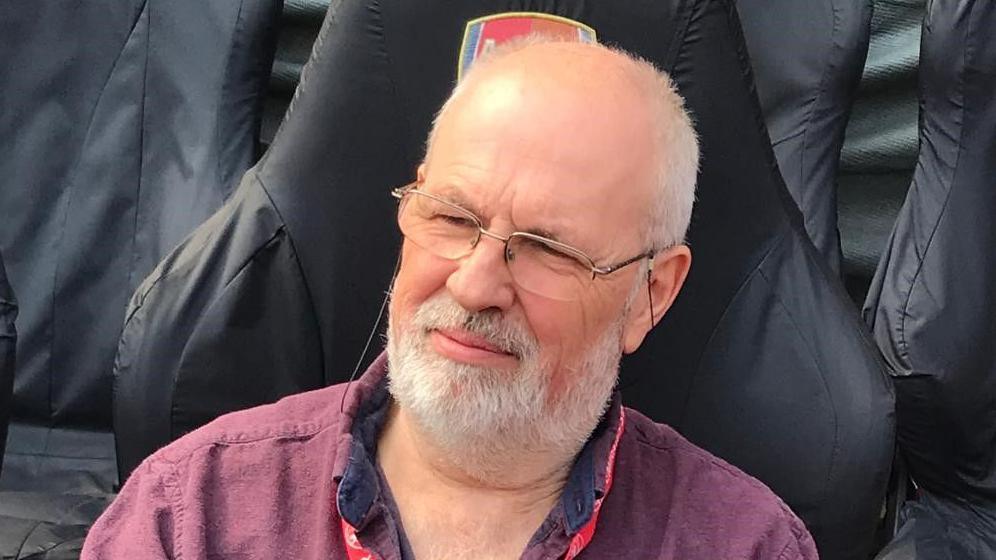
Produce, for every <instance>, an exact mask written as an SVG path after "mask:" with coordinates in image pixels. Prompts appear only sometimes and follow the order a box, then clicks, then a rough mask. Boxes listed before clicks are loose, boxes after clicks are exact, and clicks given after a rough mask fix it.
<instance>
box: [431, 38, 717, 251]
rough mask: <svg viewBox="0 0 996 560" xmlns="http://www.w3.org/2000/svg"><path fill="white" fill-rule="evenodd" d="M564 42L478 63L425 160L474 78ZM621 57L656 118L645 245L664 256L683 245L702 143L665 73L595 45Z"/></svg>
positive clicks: (503, 52) (502, 51) (514, 44)
mask: <svg viewBox="0 0 996 560" xmlns="http://www.w3.org/2000/svg"><path fill="white" fill-rule="evenodd" d="M558 42H563V40H562V39H558V38H556V37H550V36H547V35H541V34H531V35H527V36H524V37H522V38H520V39H516V40H513V41H509V42H507V43H504V44H502V45H500V46H499V47H497V48H495V49H493V50H492V51H490V52H489V53H487V54H485V55H484V56H483V57H482V58H481V59H479V60H477V61H476V62H475V63H474V64H473V65H472V66H471V67H470V68H469V70H468V71H467V72H466V73H465V74H464V75H463V76H462V79H461V80H460V81H459V82H458V83H457V85H456V86H455V87H454V88H453V91H452V92H451V93H450V96H449V98H447V99H446V102H445V103H443V106H442V108H440V110H439V112H438V113H437V114H436V117H435V119H434V120H433V122H432V128H431V129H430V131H429V136H428V139H427V141H426V157H427V158H428V155H429V152H430V151H431V149H432V145H433V143H434V140H435V137H436V133H437V129H438V127H439V123H440V122H441V121H442V120H443V117H444V116H445V115H446V114H447V113H449V112H450V110H451V108H452V106H453V105H454V100H455V99H457V98H459V97H460V96H461V95H462V94H463V92H464V91H465V90H466V89H467V87H468V86H467V84H468V83H471V82H473V81H474V76H475V75H477V74H479V73H481V70H482V68H487V67H489V66H491V65H492V64H494V63H496V62H497V61H500V60H502V59H503V58H505V57H507V56H509V55H512V54H514V53H517V52H519V51H522V50H524V49H527V48H529V47H531V46H533V45H537V44H545V43H558ZM591 47H592V48H597V49H604V50H605V51H607V52H610V53H612V54H613V55H614V56H616V57H618V58H619V59H620V60H621V62H622V64H623V66H624V67H626V69H627V70H628V71H629V72H631V74H632V75H633V77H634V78H635V79H634V83H635V84H636V87H638V88H640V89H641V90H642V91H641V93H643V94H644V97H645V98H646V99H647V100H649V103H650V104H651V107H649V108H648V109H649V112H650V113H651V114H652V115H653V116H654V117H653V118H654V120H655V122H654V131H655V134H656V136H657V141H658V145H659V147H660V150H659V151H658V163H657V167H658V173H657V188H656V189H655V191H654V198H653V201H652V204H651V208H650V216H649V224H648V226H647V227H646V230H645V232H644V237H645V243H646V244H647V245H648V248H651V249H653V250H657V251H659V250H663V249H666V248H668V247H671V246H674V245H679V244H682V243H684V242H685V236H686V234H687V232H688V226H689V223H690V222H691V216H692V206H693V204H694V202H695V183H696V179H697V178H698V170H699V142H698V136H697V135H696V133H695V128H694V126H693V124H692V118H691V116H690V115H689V114H688V111H687V110H686V109H685V101H684V99H682V97H681V96H680V95H679V94H678V91H677V89H676V88H675V85H674V82H673V81H672V80H671V77H670V76H668V75H667V74H666V73H665V72H663V71H661V70H658V69H657V67H656V66H654V65H653V64H652V63H650V62H648V61H647V60H645V59H643V58H640V57H638V56H635V55H633V54H630V53H628V52H626V51H624V50H622V49H618V48H615V47H609V46H605V45H591Z"/></svg>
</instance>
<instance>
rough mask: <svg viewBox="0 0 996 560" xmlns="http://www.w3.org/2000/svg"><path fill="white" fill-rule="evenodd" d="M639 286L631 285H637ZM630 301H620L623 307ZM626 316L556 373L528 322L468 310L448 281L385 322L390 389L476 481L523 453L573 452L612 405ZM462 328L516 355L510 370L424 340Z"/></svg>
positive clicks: (492, 478) (567, 454) (498, 473)
mask: <svg viewBox="0 0 996 560" xmlns="http://www.w3.org/2000/svg"><path fill="white" fill-rule="evenodd" d="M634 292H635V291H634ZM631 301H632V297H631V298H630V301H628V302H627V305H626V309H627V310H628V309H629V303H630V302H631ZM623 317H625V314H623V315H621V316H620V318H619V319H618V320H617V321H615V322H614V323H613V324H612V325H610V327H609V328H608V329H606V331H605V333H604V334H603V335H602V337H601V338H600V339H599V340H598V341H597V342H596V343H595V344H594V345H593V346H592V347H591V348H590V349H589V350H588V351H587V352H586V353H585V354H584V355H583V356H581V357H580V359H579V360H578V361H577V363H576V365H575V367H574V368H572V370H571V371H567V372H561V373H562V378H563V379H562V381H561V382H560V384H559V386H558V387H557V388H556V394H554V388H553V383H552V381H553V377H554V376H553V375H552V373H553V372H551V371H549V369H550V368H549V367H548V366H547V365H546V364H544V363H542V361H541V360H540V358H539V344H538V343H537V341H536V340H535V338H534V337H532V335H531V334H530V333H529V330H528V329H526V328H525V327H524V326H522V325H520V324H517V323H515V322H513V321H511V320H509V319H508V318H507V317H504V316H502V315H501V314H500V313H497V312H485V313H470V312H467V311H466V310H465V309H463V308H462V307H460V305H459V304H457V303H456V302H455V301H454V300H453V299H452V297H451V296H449V295H448V294H447V293H446V292H445V291H443V292H441V293H440V294H439V295H437V296H434V297H433V298H431V299H429V300H427V301H426V302H424V303H423V304H422V305H421V306H420V307H419V308H418V310H416V312H415V314H414V316H413V318H412V321H411V325H410V326H409V327H408V328H407V329H405V330H402V331H398V330H396V328H395V327H396V326H397V325H394V324H393V321H392V324H391V325H390V327H389V329H388V340H387V348H388V380H389V384H388V387H389V390H390V393H391V395H392V396H393V397H394V399H395V400H396V401H397V403H398V404H399V406H401V408H402V409H404V410H405V411H406V413H407V414H408V415H409V416H410V417H411V418H412V420H413V421H414V423H415V424H416V425H417V427H418V429H419V431H420V432H421V433H422V435H424V436H426V437H428V438H429V439H430V441H431V442H432V443H433V444H434V445H436V446H438V447H439V448H440V449H442V450H444V451H446V455H447V456H448V457H450V458H451V462H452V464H453V466H455V467H458V468H460V469H461V470H462V471H463V472H464V473H466V474H467V475H469V476H472V477H474V478H476V479H478V480H481V481H495V480H496V479H500V477H501V475H502V473H503V472H505V471H506V469H507V468H508V465H509V464H515V463H516V461H517V460H518V459H519V458H521V457H522V456H523V454H524V453H537V452H539V453H544V454H553V455H556V456H563V457H565V458H570V457H573V456H574V455H575V454H577V453H578V452H579V451H580V449H581V447H582V446H583V445H584V443H585V442H586V441H587V440H588V438H589V436H590V435H591V433H592V431H594V429H595V427H596V426H597V425H598V421H599V419H600V418H601V417H602V414H603V413H604V412H605V409H606V407H607V406H608V402H609V397H610V396H611V394H612V390H613V388H614V387H615V383H616V380H617V377H618V370H619V359H620V357H621V355H622V349H621V342H620V341H621V337H622V330H623ZM444 328H461V329H466V330H468V331H470V332H472V333H474V334H476V335H478V336H481V337H484V338H485V339H486V340H488V341H489V342H490V343H491V344H493V345H495V346H497V347H498V348H501V349H502V350H504V351H507V352H510V353H512V354H514V355H516V356H517V357H518V358H519V367H518V368H516V369H515V370H514V371H507V370H504V371H503V370H494V369H490V368H484V367H477V366H471V365H467V364H462V363H458V362H454V361H451V360H449V359H446V358H444V357H442V356H440V355H439V354H437V353H436V352H435V351H434V350H433V349H432V348H431V347H430V343H429V338H428V337H429V332H430V331H431V330H432V329H444Z"/></svg>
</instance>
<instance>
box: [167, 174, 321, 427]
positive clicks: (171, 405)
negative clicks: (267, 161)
mask: <svg viewBox="0 0 996 560" xmlns="http://www.w3.org/2000/svg"><path fill="white" fill-rule="evenodd" d="M252 180H254V181H256V184H257V185H258V186H259V188H260V190H261V191H262V192H263V194H264V195H265V196H266V199H267V201H269V203H270V207H271V208H272V209H273V211H274V213H276V214H277V218H278V221H279V222H280V227H278V228H277V229H276V230H275V231H274V232H273V234H272V235H271V236H270V237H269V238H268V239H267V240H266V241H265V242H263V243H262V244H260V246H259V247H257V248H256V250H255V251H253V252H252V254H251V255H249V257H247V258H246V259H245V260H244V261H243V262H242V263H241V264H240V265H239V268H238V269H237V270H236V271H235V272H234V273H233V274H232V276H231V277H230V278H229V279H228V280H226V281H225V283H224V285H223V286H222V289H221V293H224V292H225V291H226V290H227V289H228V287H229V286H231V284H232V282H234V281H236V280H237V279H238V278H239V277H240V276H241V275H242V273H243V272H244V271H245V270H246V268H248V267H249V265H250V264H251V263H252V262H253V261H254V260H255V258H256V255H258V254H259V253H261V252H263V251H266V250H268V249H269V247H270V245H271V244H272V243H273V242H274V240H276V239H277V238H278V237H280V235H281V234H283V235H284V238H285V239H286V240H287V241H288V243H290V249H291V252H292V254H293V256H294V262H295V263H296V264H297V271H298V274H299V275H300V276H301V281H302V284H303V286H304V292H305V294H306V295H307V297H308V304H309V306H310V307H311V308H312V309H314V299H313V298H312V296H311V290H310V289H309V287H308V282H307V279H306V277H305V275H304V270H302V269H301V260H300V258H299V257H298V254H297V250H296V249H295V248H294V241H293V238H292V237H291V235H290V231H289V230H288V229H287V227H286V225H285V224H286V222H285V221H284V218H283V216H282V215H281V214H280V210H279V209H278V208H277V205H276V204H274V202H273V199H272V198H271V197H270V193H269V191H267V189H266V185H265V184H264V183H263V180H262V179H261V178H260V176H259V174H257V173H255V172H253V177H252ZM216 301H217V298H216V299H215V300H214V301H212V302H211V303H210V304H208V305H207V306H206V307H205V313H206V312H207V311H209V310H210V309H211V307H212V306H213V305H214V303H215V302H216ZM314 323H315V325H316V330H317V331H318V333H317V336H318V339H319V340H321V323H320V322H319V321H318V320H317V318H315V320H314ZM196 328H197V325H196V324H195V325H194V326H193V327H192V328H191V332H193V331H194V330H196ZM189 346H190V338H188V339H187V341H186V342H185V343H184V345H183V349H182V350H180V355H181V356H183V354H185V353H186V352H187V348H188V347H189ZM318 346H319V358H320V363H321V364H322V371H323V373H324V371H325V356H324V354H323V350H322V349H321V344H319V345H318ZM178 373H179V370H176V371H174V372H173V385H174V386H175V385H176V383H177V381H178V379H177V377H176V375H177V374H178ZM323 378H324V375H323ZM175 411H176V391H173V393H172V394H171V395H170V401H169V418H170V422H169V434H170V438H171V439H172V438H176V433H175V432H174V431H173V427H174V425H175Z"/></svg>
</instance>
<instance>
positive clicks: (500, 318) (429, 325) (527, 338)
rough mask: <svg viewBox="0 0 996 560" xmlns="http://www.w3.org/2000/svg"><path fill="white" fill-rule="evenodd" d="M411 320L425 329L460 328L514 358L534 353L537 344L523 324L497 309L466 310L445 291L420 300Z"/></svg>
mask: <svg viewBox="0 0 996 560" xmlns="http://www.w3.org/2000/svg"><path fill="white" fill-rule="evenodd" d="M412 324H413V325H414V326H415V327H417V328H419V329H423V330H425V331H430V330H436V329H463V330H465V331H467V332H470V333H473V334H475V335H477V336H480V337H481V338H484V339H485V340H487V341H488V343H489V344H492V345H494V346H495V347H497V348H499V349H501V350H502V351H503V352H508V353H510V354H512V355H514V356H516V357H517V358H525V357H530V356H533V355H535V354H536V353H537V352H538V348H539V343H538V342H537V341H536V339H535V337H533V335H532V334H531V333H530V332H529V331H528V329H527V328H526V327H524V326H523V325H521V324H520V323H518V322H516V321H513V320H510V319H509V318H508V317H507V316H505V315H503V314H502V313H501V312H500V311H476V312H471V311H467V310H466V309H464V308H463V307H461V306H460V304H458V303H456V302H455V301H454V300H453V299H452V297H449V296H447V295H446V294H440V295H438V296H435V297H433V298H431V299H429V300H426V301H425V302H423V303H422V305H420V306H419V308H418V309H417V310H416V311H415V315H414V316H413V317H412Z"/></svg>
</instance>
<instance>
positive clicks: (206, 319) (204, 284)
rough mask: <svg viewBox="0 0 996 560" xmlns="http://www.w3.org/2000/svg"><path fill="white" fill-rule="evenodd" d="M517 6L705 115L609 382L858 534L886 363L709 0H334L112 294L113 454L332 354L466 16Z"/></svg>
mask: <svg viewBox="0 0 996 560" xmlns="http://www.w3.org/2000/svg"><path fill="white" fill-rule="evenodd" d="M444 4H445V6H444ZM536 9H542V10H543V11H547V12H550V13H555V14H559V15H563V16H566V17H569V18H572V19H576V20H580V21H582V22H585V23H587V24H589V25H591V26H593V27H594V28H595V29H596V30H597V31H598V33H599V38H600V40H602V41H603V42H608V43H612V44H616V45H619V46H621V47H623V48H626V49H628V50H630V51H632V52H635V53H637V54H640V55H642V56H643V57H645V58H647V59H649V60H652V61H655V62H656V63H657V64H659V65H660V66H661V67H662V68H664V69H666V70H668V71H669V72H670V73H671V74H672V75H673V77H674V79H675V80H676V82H677V84H678V87H679V89H680V90H681V93H682V94H683V95H684V96H685V97H686V99H687V103H688V106H689V107H690V109H691V110H692V112H693V113H694V115H695V119H696V122H697V127H698V130H699V133H700V135H701V139H702V149H703V157H704V159H703V165H702V173H701V175H700V187H699V189H700V190H699V198H698V202H697V207H696V210H695V214H694V217H693V225H692V231H691V234H690V239H691V245H692V247H693V252H694V254H695V264H694V265H693V268H692V272H691V276H690V277H689V280H688V284H687V286H686V288H685V290H684V291H683V292H682V295H681V296H680V297H679V299H678V301H677V302H676V304H675V306H674V308H673V309H672V311H670V312H669V314H668V315H667V316H666V317H665V319H664V321H663V322H662V324H661V325H660V326H659V327H658V328H657V329H656V330H655V331H654V332H653V333H652V335H651V337H650V338H649V339H648V341H647V342H646V343H645V346H646V348H645V349H643V350H641V351H640V352H639V353H638V354H637V355H635V356H633V357H632V359H630V360H627V361H626V363H625V364H624V371H623V382H622V383H623V392H624V398H625V400H626V401H627V402H628V403H629V404H631V405H634V406H636V407H637V408H639V409H641V410H643V411H644V412H646V413H648V414H649V415H651V416H653V417H655V418H657V419H658V420H662V421H667V422H669V423H671V424H672V425H674V426H676V427H677V428H679V429H680V430H681V431H683V432H684V433H685V434H687V435H688V436H689V437H691V438H692V439H693V440H694V441H696V442H697V443H699V444H700V445H703V446H705V447H707V448H709V449H710V450H712V451H714V452H716V453H718V454H720V455H721V456H724V457H726V458H728V459H730V460H731V461H733V462H734V463H735V464H738V465H739V466H741V467H743V468H744V469H746V470H747V471H748V472H751V473H752V474H754V475H756V476H758V477H760V478H761V479H762V480H765V481H766V482H767V483H768V484H770V485H771V486H772V487H773V488H774V489H775V490H776V491H777V492H779V493H780V494H781V495H782V496H783V497H785V498H786V500H787V501H788V502H789V503H790V504H791V505H792V506H793V507H794V508H795V509H796V511H797V512H798V513H800V515H801V516H802V517H803V518H804V519H805V520H806V522H807V523H808V525H809V527H810V529H811V530H812V531H813V533H814V534H815V536H816V539H817V542H818V544H819V546H820V547H821V551H822V554H823V556H824V557H825V558H830V559H845V558H846V559H852V558H853V559H858V558H861V559H864V558H867V557H868V556H869V554H870V553H871V546H872V544H871V540H872V533H873V531H874V529H875V525H876V521H877V519H878V515H879V512H880V510H881V505H882V498H883V495H884V492H885V484H886V479H887V478H888V471H889V463H890V459H891V455H892V446H893V441H892V430H893V417H892V413H893V412H892V407H893V400H892V399H893V397H892V393H891V387H890V385H889V383H888V379H887V377H886V376H885V374H884V372H883V369H882V365H881V363H880V362H879V359H878V356H877V353H876V351H875V349H874V346H873V344H872V343H871V342H870V340H869V339H868V338H867V337H866V335H865V334H864V329H863V326H862V325H861V323H860V319H859V317H858V316H857V313H856V312H855V311H854V310H853V308H852V306H851V305H850V303H849V302H848V301H847V299H846V296H845V295H844V293H843V290H842V289H841V287H840V285H839V283H838V282H837V280H836V279H835V278H833V277H832V276H831V275H830V274H829V273H828V268H827V267H826V265H825V264H824V263H823V262H822V257H821V256H820V254H819V253H818V252H817V251H816V250H815V249H814V247H813V245H812V244H811V242H810V241H809V239H808V236H807V235H806V232H805V229H804V226H803V222H802V218H801V215H800V213H799V211H798V210H797V208H796V206H795V204H794V202H793V201H792V198H791V197H790V195H789V194H788V191H787V190H786V188H785V186H784V184H783V182H782V180H781V177H780V175H779V173H778V170H777V164H776V160H775V157H774V154H773V153H772V150H771V147H770V144H769V141H768V138H767V135H766V133H765V128H764V125H763V122H762V117H761V111H760V108H759V106H758V102H757V99H756V96H755V94H754V91H753V83H752V81H751V78H750V68H749V62H748V60H747V53H746V50H745V47H744V44H743V39H742V36H741V33H740V26H739V22H738V19H737V15H736V10H735V8H734V6H733V4H732V2H730V1H726V0H670V1H665V2H652V3H651V2H642V1H635V0H634V1H627V2H614V3H612V4H611V5H609V4H608V3H592V2H582V1H579V0H564V1H556V2H544V3H542V7H541V8H538V7H537V6H536V4H535V3H533V2H519V1H509V0H487V1H480V2H474V3H459V4H453V3H443V2H420V3H415V2H397V3H380V2H373V1H369V0H346V1H343V2H341V3H337V4H333V7H332V9H331V10H330V12H329V13H328V15H327V16H326V20H325V23H324V26H323V29H322V31H321V33H320V35H319V38H318V41H317V42H316V44H315V47H314V52H313V55H312V58H311V60H310V62H309V63H308V66H307V67H306V68H305V71H304V73H303V75H302V80H301V83H300V86H299V88H298V91H297V94H296V96H295V99H294V101H293V103H292V105H291V109H290V112H289V114H288V116H287V117H286V119H285V121H284V123H283V125H282V127H281V129H280V131H279V132H278V133H277V135H276V137H275V139H274V141H273V144H272V146H271V148H270V150H269V152H268V153H267V155H266V156H265V157H264V159H263V160H262V161H261V162H260V163H259V164H258V165H257V166H256V167H255V168H254V169H253V170H252V171H250V172H249V173H247V174H246V176H245V177H244V178H243V181H242V184H241V185H240V187H239V189H238V191H237V192H236V193H235V195H234V196H233V198H232V199H231V200H230V201H229V202H228V203H226V205H225V206H224V207H223V208H222V209H221V210H220V211H219V212H218V214H216V215H215V216H214V217H213V218H212V219H211V220H209V221H208V222H207V223H205V224H204V225H202V226H201V227H200V228H198V230H197V231H196V232H195V233H194V235H193V236H192V237H191V238H190V239H189V240H188V241H186V242H185V243H184V244H183V245H181V246H180V247H179V248H178V249H177V250H176V251H174V252H173V253H172V254H171V255H169V256H168V257H167V258H166V259H165V260H164V261H163V262H162V263H161V264H160V265H159V266H158V267H157V268H156V270H155V271H154V272H153V273H152V274H151V275H150V276H149V277H148V278H147V279H146V281H145V282H143V284H142V285H141V286H140V288H139V289H138V291H137V292H136V294H135V296H134V297H133V299H132V301H131V304H130V306H129V312H128V320H127V323H126V326H125V329H124V332H123V335H122V338H121V344H120V347H119V354H118V358H117V368H116V391H117V396H118V398H117V400H116V403H115V406H116V415H115V418H116V430H117V433H118V436H119V440H118V441H119V448H118V457H119V461H120V464H121V467H122V475H123V476H124V475H126V474H127V473H128V472H130V470H131V469H132V468H134V466H135V465H137V463H138V462H139V461H141V459H142V458H143V457H145V456H146V455H147V454H148V453H150V452H151V451H153V450H154V449H155V448H156V447H158V446H160V445H162V444H164V443H166V442H168V441H170V440H171V439H173V438H175V437H178V436H179V435H181V434H183V433H184V432H186V431H189V430H191V429H193V428H195V427H197V426H200V425H201V424H203V423H205V422H207V421H209V420H210V419H212V418H213V417H215V416H217V415H219V414H222V413H224V412H227V411H229V410H232V409H234V408H239V407H244V406H249V405H253V404H258V403H260V402H266V401H270V400H274V399H276V398H278V397H280V396H282V395H284V394H287V393H289V392H293V391H300V390H305V389H310V388H314V387H318V386H321V385H325V384H330V383H334V382H338V381H342V380H344V379H346V378H347V377H348V375H349V374H350V372H351V371H352V369H353V365H354V363H355V362H356V360H357V358H358V357H359V354H360V351H361V349H362V348H363V344H364V342H365V341H366V338H367V334H368V332H369V331H370V329H371V328H372V327H373V326H374V322H375V319H376V317H377V312H378V309H379V307H380V303H381V301H382V299H383V294H384V290H385V289H386V288H387V284H388V282H389V280H390V277H391V272H392V269H393V266H394V263H395V256H396V252H397V249H398V246H399V237H398V234H397V232H396V227H395V225H394V211H395V205H394V203H393V201H392V200H391V198H390V196H389V190H390V188H391V187H393V186H396V185H399V184H402V183H404V182H406V181H409V180H410V179H411V178H412V176H413V173H414V169H415V166H416V165H417V163H418V162H419V161H420V159H421V157H422V155H423V150H424V147H423V143H424V140H425V135H426V133H427V130H428V127H429V123H430V120H431V118H432V115H433V113H434V112H435V110H436V109H437V108H438V107H439V105H440V104H441V103H442V101H443V99H444V98H445V96H446V95H447V93H448V91H449V89H450V88H451V87H452V85H453V81H454V78H455V75H456V60H457V50H458V48H459V44H460V39H461V37H462V33H463V29H464V24H465V22H467V21H468V20H470V19H472V18H475V17H478V16H481V15H486V14H492V13H496V12H508V11H521V10H536ZM430 29H431V32H428V31H427V30H430ZM841 488H846V489H847V492H841V491H840V489H841Z"/></svg>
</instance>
